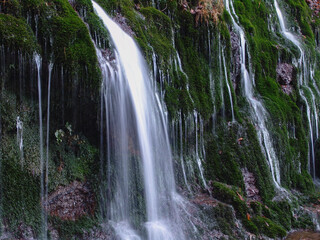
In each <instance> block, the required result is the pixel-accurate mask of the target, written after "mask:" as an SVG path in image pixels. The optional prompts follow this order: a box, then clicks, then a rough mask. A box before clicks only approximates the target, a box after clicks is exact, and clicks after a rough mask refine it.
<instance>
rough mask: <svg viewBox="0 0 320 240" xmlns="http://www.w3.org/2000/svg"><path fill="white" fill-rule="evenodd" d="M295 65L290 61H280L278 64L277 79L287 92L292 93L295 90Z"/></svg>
mask: <svg viewBox="0 0 320 240" xmlns="http://www.w3.org/2000/svg"><path fill="white" fill-rule="evenodd" d="M293 70H294V68H293V66H292V65H291V64H288V63H279V64H278V66H277V70H276V71H277V81H278V82H279V84H280V85H281V88H282V91H283V92H284V93H285V94H288V95H289V94H291V93H292V91H293V86H292V84H293V75H294V74H293Z"/></svg>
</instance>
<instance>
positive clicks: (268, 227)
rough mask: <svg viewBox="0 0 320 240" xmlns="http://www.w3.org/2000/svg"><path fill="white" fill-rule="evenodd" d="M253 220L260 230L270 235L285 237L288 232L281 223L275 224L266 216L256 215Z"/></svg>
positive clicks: (271, 236)
mask: <svg viewBox="0 0 320 240" xmlns="http://www.w3.org/2000/svg"><path fill="white" fill-rule="evenodd" d="M252 222H253V223H254V224H255V225H256V226H257V227H258V229H259V231H260V232H261V233H262V234H264V235H266V236H268V237H270V238H276V237H282V238H283V237H285V236H286V234H287V232H286V231H285V230H284V229H283V228H282V227H281V226H279V225H277V224H275V223H274V222H272V221H271V220H270V219H268V218H264V217H255V218H253V219H252Z"/></svg>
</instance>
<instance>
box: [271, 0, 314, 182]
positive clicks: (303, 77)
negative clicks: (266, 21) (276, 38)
mask: <svg viewBox="0 0 320 240" xmlns="http://www.w3.org/2000/svg"><path fill="white" fill-rule="evenodd" d="M274 6H275V8H276V12H277V16H278V19H279V23H280V28H281V33H282V35H283V37H284V38H286V39H287V40H289V41H290V42H291V43H292V44H293V45H295V46H296V47H297V48H298V49H299V52H300V57H299V59H298V64H297V66H296V67H298V68H300V69H302V72H300V73H299V76H298V88H299V94H300V96H301V98H302V100H303V101H304V103H305V104H306V108H307V111H306V112H307V118H308V125H309V126H308V127H309V138H310V144H309V148H310V149H309V152H310V154H309V155H310V161H309V172H310V174H311V175H312V177H313V178H315V177H316V171H315V154H314V142H315V141H316V139H315V138H314V130H313V129H314V128H313V126H312V116H311V107H310V105H309V102H308V100H307V97H306V95H305V93H304V90H303V88H304V89H306V90H307V91H308V92H309V93H310V95H311V98H312V109H313V117H314V121H315V128H316V132H315V135H316V138H318V133H319V129H318V111H317V108H316V104H315V95H314V93H313V91H312V90H311V88H310V87H309V86H308V85H307V84H308V83H309V81H308V80H309V79H308V70H309V68H308V67H307V63H306V59H305V52H304V50H303V47H302V45H301V43H300V42H299V40H298V39H297V37H296V36H295V35H293V34H292V33H291V32H290V31H289V30H288V29H287V27H286V23H285V19H284V17H283V14H282V12H281V9H280V7H279V4H278V2H277V1H276V0H274ZM311 72H312V71H311ZM311 80H312V81H313V79H312V75H311ZM313 86H314V87H315V88H316V90H317V93H318V97H319V96H320V94H319V90H318V88H317V86H316V84H315V83H314V82H313ZM302 87H303V88H302ZM310 165H312V166H310Z"/></svg>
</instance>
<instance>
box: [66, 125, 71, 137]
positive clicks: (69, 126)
mask: <svg viewBox="0 0 320 240" xmlns="http://www.w3.org/2000/svg"><path fill="white" fill-rule="evenodd" d="M66 128H67V129H68V131H69V135H72V125H71V124H70V123H68V122H67V123H66Z"/></svg>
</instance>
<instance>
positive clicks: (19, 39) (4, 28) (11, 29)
mask: <svg viewBox="0 0 320 240" xmlns="http://www.w3.org/2000/svg"><path fill="white" fill-rule="evenodd" d="M0 39H1V40H0V42H1V44H4V46H6V47H11V48H13V49H19V50H21V51H24V52H28V53H32V52H33V51H35V50H36V49H37V43H36V39H35V36H34V35H33V32H32V30H31V28H30V27H29V26H28V25H27V23H26V22H25V20H24V19H22V18H16V17H14V16H11V15H7V14H0Z"/></svg>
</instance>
